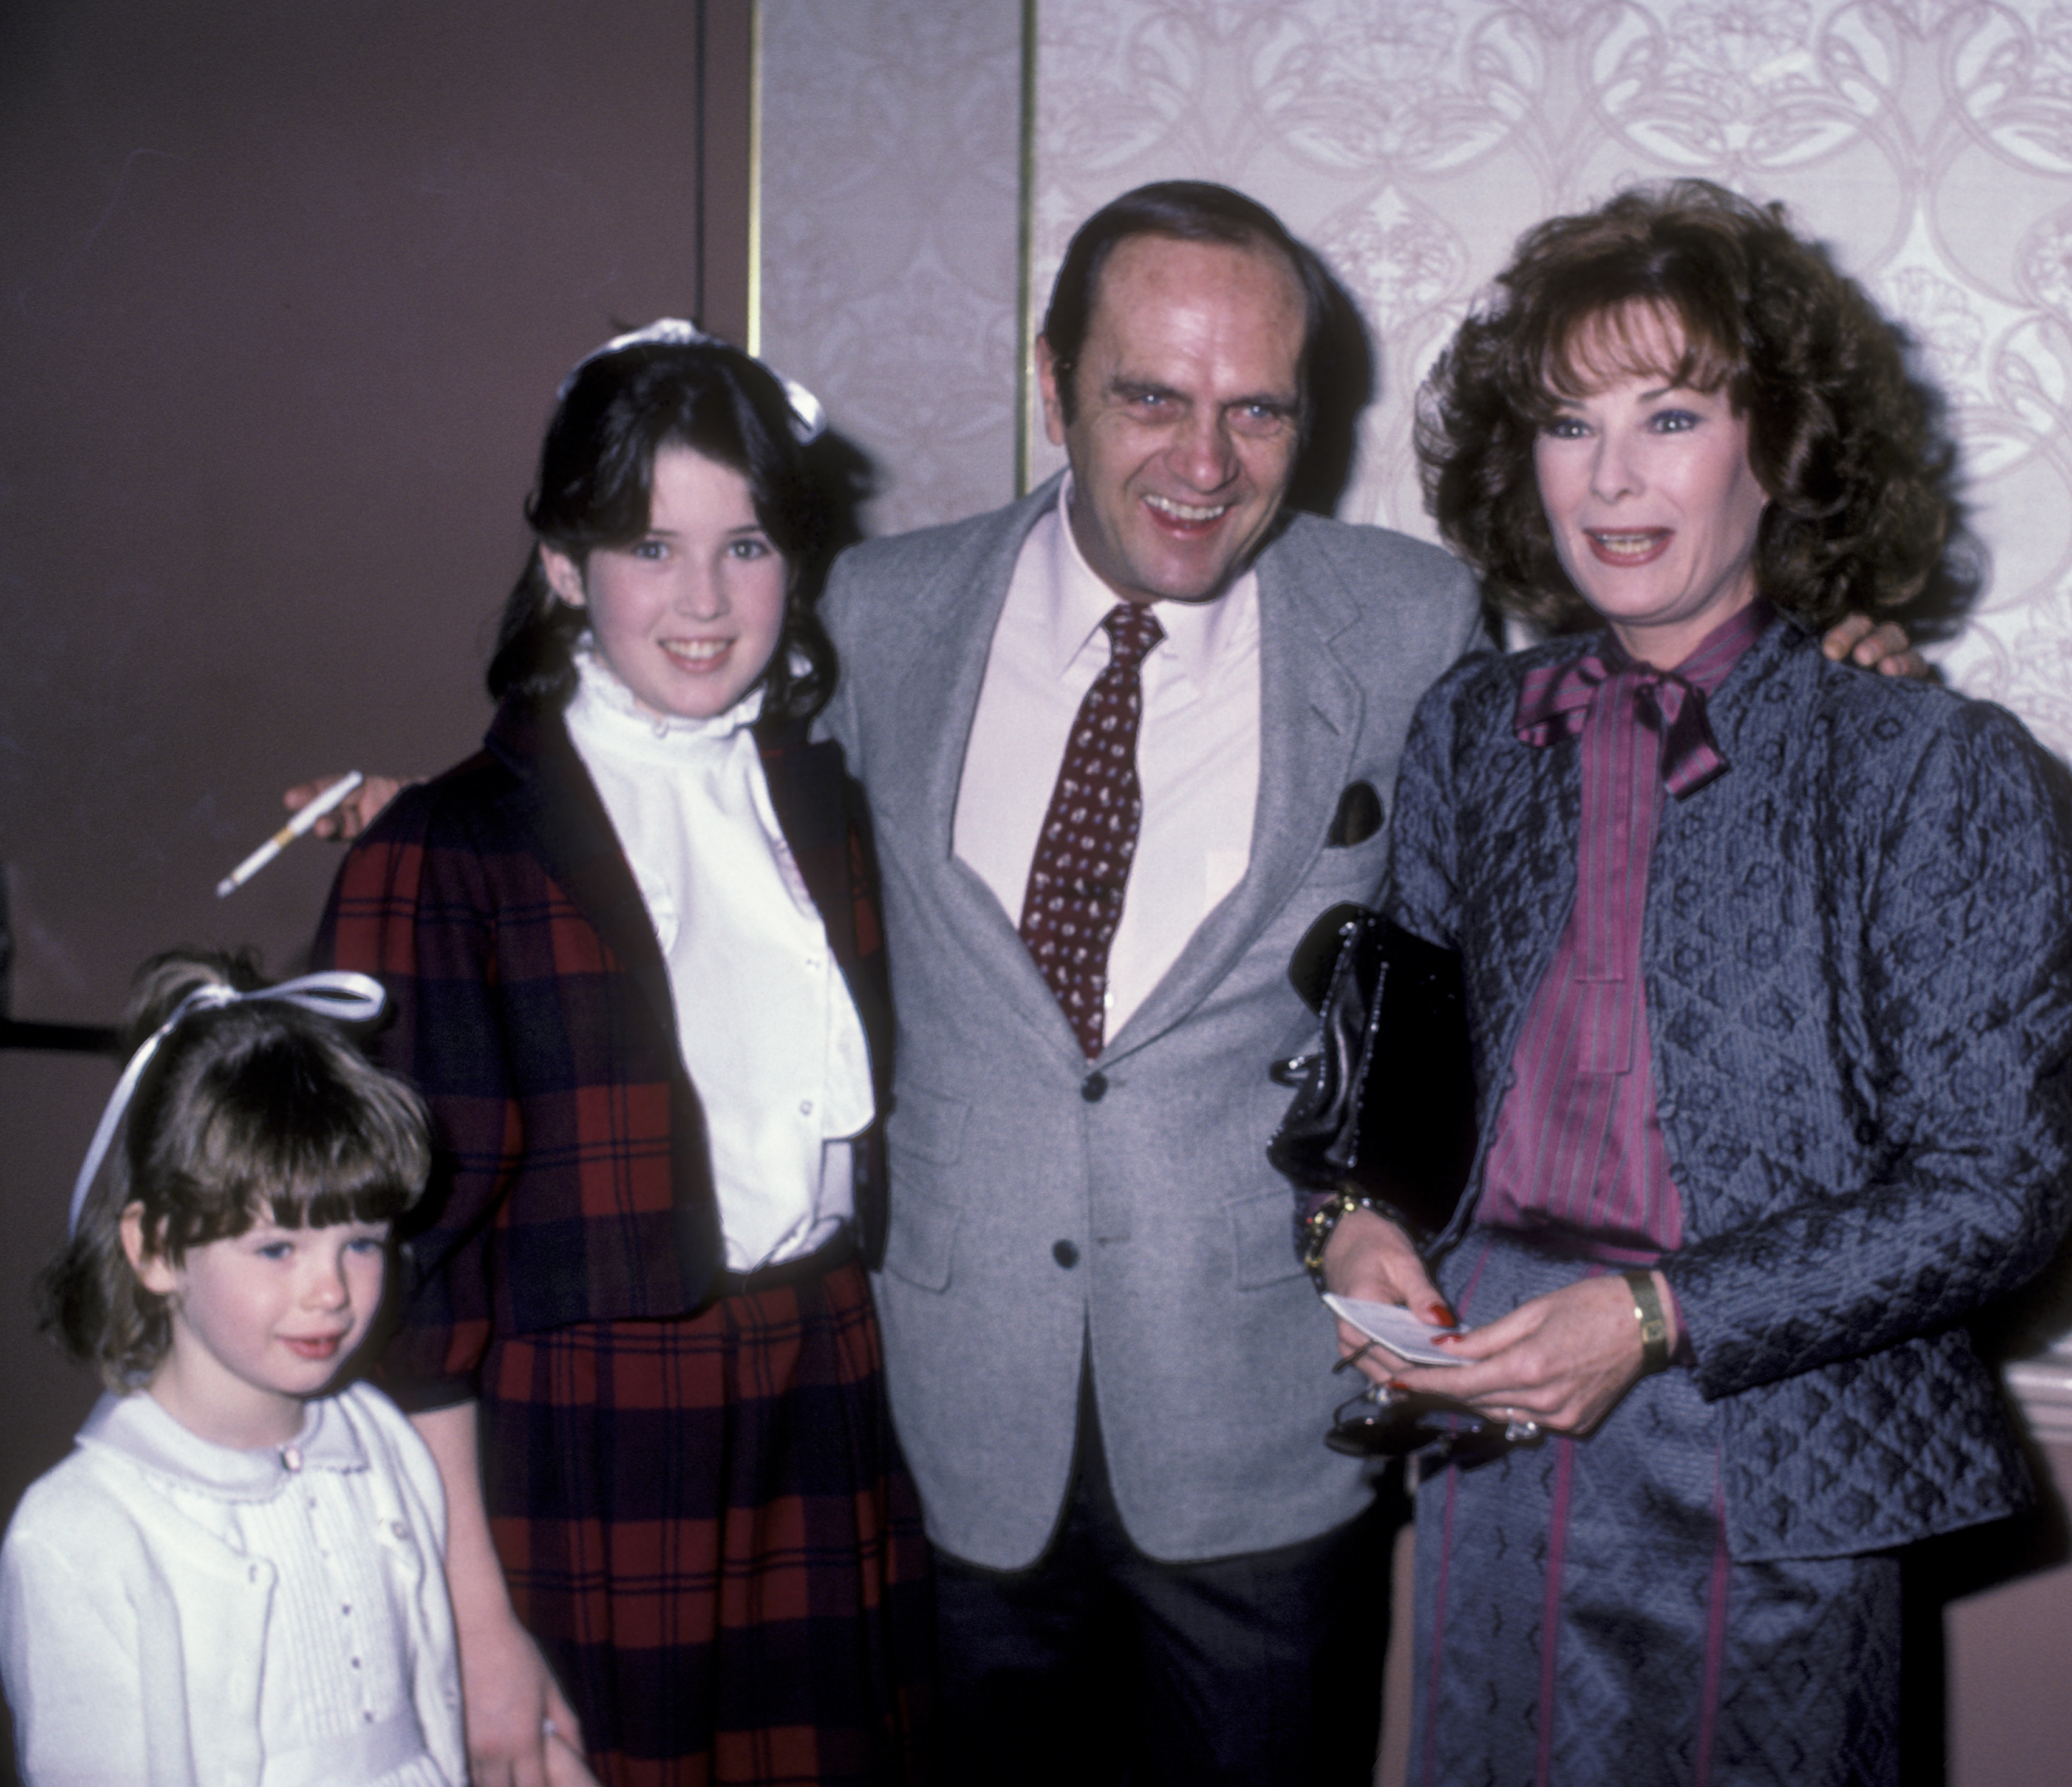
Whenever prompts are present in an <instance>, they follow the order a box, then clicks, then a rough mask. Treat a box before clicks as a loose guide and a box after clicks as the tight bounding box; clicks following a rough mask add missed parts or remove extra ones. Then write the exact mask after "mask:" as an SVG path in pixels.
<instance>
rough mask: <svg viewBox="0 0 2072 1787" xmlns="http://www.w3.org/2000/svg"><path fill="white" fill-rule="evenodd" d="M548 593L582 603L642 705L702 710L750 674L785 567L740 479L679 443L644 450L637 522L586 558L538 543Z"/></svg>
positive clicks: (761, 652)
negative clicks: (628, 536)
mask: <svg viewBox="0 0 2072 1787" xmlns="http://www.w3.org/2000/svg"><path fill="white" fill-rule="evenodd" d="M540 558H541V562H542V564H543V565H544V566H545V569H546V573H547V581H548V583H549V584H550V585H551V586H552V587H553V591H554V593H555V594H556V595H558V596H559V597H560V598H561V599H562V600H563V601H564V602H565V603H569V606H571V607H578V608H586V609H587V610H588V611H589V612H590V637H591V640H593V642H594V644H595V646H596V648H597V653H598V657H601V658H602V659H603V661H604V662H605V664H606V666H607V667H608V668H609V669H611V672H612V673H613V674H614V675H615V676H616V677H618V678H619V681H621V682H623V683H624V684H625V685H626V686H627V688H628V689H630V690H632V691H633V696H634V698H635V700H636V701H637V702H639V703H640V705H641V706H643V707H644V708H646V709H647V710H648V711H649V712H651V713H653V714H664V715H668V716H669V717H672V718H674V719H690V720H703V719H712V718H713V716H714V715H716V714H723V713H725V712H726V710H727V709H728V708H730V707H731V706H734V703H735V702H738V701H739V700H740V699H741V698H742V696H743V695H745V694H747V693H748V691H749V690H750V689H751V688H753V687H754V686H755V684H756V682H757V681H759V680H760V679H761V677H762V675H763V670H764V669H765V668H766V667H767V665H768V664H769V662H770V659H771V654H772V653H774V652H775V650H776V649H777V641H778V639H779V636H780V635H781V634H782V632H783V626H784V592H785V588H786V585H787V583H788V582H789V578H790V572H789V568H788V567H787V565H786V564H785V562H784V559H783V554H780V553H779V551H778V550H777V549H776V548H775V546H772V545H771V541H770V537H769V535H768V534H767V533H765V532H764V531H763V524H762V523H761V522H760V521H758V520H757V519H756V516H755V502H754V496H753V495H752V494H751V492H750V490H749V488H748V480H747V479H746V478H745V477H743V476H742V475H741V473H740V472H738V471H735V470H734V467H732V466H730V465H723V464H722V463H720V461H718V460H717V459H711V458H709V457H708V456H707V455H705V454H703V453H699V452H697V451H693V449H692V448H690V447H683V446H679V445H669V446H664V447H660V448H658V449H657V450H656V454H655V469H654V476H653V480H652V492H651V494H650V496H649V499H648V531H647V532H646V533H643V535H642V536H641V537H639V539H638V540H635V541H633V542H632V543H631V545H629V546H599V547H598V548H597V549H596V550H594V551H593V552H592V553H591V554H590V558H589V559H588V561H587V562H586V563H585V564H582V565H578V564H577V562H575V560H574V559H573V558H569V556H568V555H567V554H565V553H562V552H558V551H557V550H555V549H554V548H553V547H552V546H541V549H540Z"/></svg>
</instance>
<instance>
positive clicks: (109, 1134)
mask: <svg viewBox="0 0 2072 1787" xmlns="http://www.w3.org/2000/svg"><path fill="white" fill-rule="evenodd" d="M388 998H389V995H388V994H387V993H385V992H384V990H382V986H381V982H379V981H378V980H376V979H375V978H373V977H372V975H368V974H352V973H350V972H349V971H347V970H344V969H333V970H328V971H327V972H326V973H323V974H304V975H302V977H301V978H299V979H297V980H284V981H282V982H281V984H280V985H279V986H258V987H254V988H253V990H251V991H250V992H249V993H240V992H239V991H238V990H237V989H236V987H234V986H225V985H224V983H223V982H221V981H211V982H209V983H208V985H207V986H198V987H196V988H195V990H194V991H192V992H191V993H190V994H187V997H186V998H183V999H182V1000H181V1001H180V1003H179V1004H178V1005H176V1006H175V1007H173V1015H171V1017H170V1018H168V1019H166V1021H165V1022H164V1023H162V1024H160V1025H159V1026H158V1028H157V1029H156V1030H154V1031H152V1032H151V1034H150V1036H146V1038H145V1039H144V1040H143V1042H142V1044H140V1045H139V1046H138V1050H137V1052H136V1053H135V1054H134V1055H132V1056H130V1057H129V1066H127V1067H125V1068H123V1070H122V1077H121V1079H119V1080H117V1081H116V1082H115V1089H114V1091H113V1092H112V1093H109V1095H108V1108H107V1110H104V1111H103V1112H102V1113H101V1126H100V1127H99V1128H98V1129H97V1130H95V1131H94V1132H93V1140H92V1141H91V1142H89V1143H88V1144H87V1147H86V1160H85V1162H84V1164H83V1165H82V1166H81V1167H80V1169H79V1177H78V1178H77V1179H76V1180H73V1181H72V1211H71V1213H70V1214H69V1215H68V1217H66V1219H65V1235H66V1237H67V1238H68V1239H69V1238H70V1237H72V1236H74V1235H76V1234H77V1233H79V1213H80V1210H81V1209H83V1208H84V1207H85V1204H86V1194H87V1190H88V1188H89V1187H90V1186H91V1185H92V1184H93V1176H94V1175H95V1174H96V1173H97V1172H99V1171H101V1162H102V1161H103V1160H105V1159H107V1158H108V1145H109V1143H111V1142H113V1140H114V1139H115V1129H116V1126H117V1124H118V1123H120V1122H121V1121H122V1114H123V1112H125V1110H128V1109H129V1101H130V1099H131V1098H132V1097H134V1095H135V1093H136V1090H137V1082H138V1081H139V1080H141V1079H142V1078H143V1077H144V1069H145V1068H147V1067H149V1066H150V1064H151V1057H152V1056H154V1055H155V1054H157V1053H158V1044H161V1043H162V1042H163V1041H164V1040H166V1037H168V1036H171V1035H172V1033H173V1032H174V1031H175V1030H177V1029H178V1028H179V1026H180V1022H181V1020H182V1019H183V1018H185V1017H186V1016H187V1015H188V1014H189V1013H190V1012H194V1011H214V1010H215V1009H216V1007H219V1006H225V1005H242V1004H244V1003H245V1002H246V1001H247V1000H248V999H286V1001H287V1002H288V1003H289V1004H290V1005H299V1006H300V1007H302V1009H303V1010H304V1011H315V1012H316V1013H318V1014H319V1015H321V1016H323V1017H327V1018H335V1019H338V1021H339V1023H365V1022H366V1021H367V1020H368V1019H370V1018H378V1017H379V1016H380V1015H381V1007H383V1006H384V1004H385V1003H388Z"/></svg>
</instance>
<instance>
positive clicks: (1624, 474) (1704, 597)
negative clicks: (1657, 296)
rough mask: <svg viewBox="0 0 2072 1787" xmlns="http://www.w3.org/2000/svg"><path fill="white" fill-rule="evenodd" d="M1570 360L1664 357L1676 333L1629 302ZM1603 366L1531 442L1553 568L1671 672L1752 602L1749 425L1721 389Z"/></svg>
mask: <svg viewBox="0 0 2072 1787" xmlns="http://www.w3.org/2000/svg"><path fill="white" fill-rule="evenodd" d="M1578 347H1579V350H1580V351H1579V352H1578V353H1577V364H1578V367H1579V369H1581V370H1582V371H1584V372H1585V373H1587V372H1588V369H1589V368H1590V367H1591V366H1592V365H1593V364H1609V365H1610V366H1614V367H1618V368H1622V369H1621V370H1614V371H1609V372H1608V373H1605V376H1604V377H1602V378H1601V380H1596V381H1592V388H1591V389H1589V390H1588V391H1586V392H1585V393H1583V394H1582V395H1581V396H1579V397H1560V398H1557V400H1556V401H1557V403H1558V405H1559V408H1558V410H1557V411H1556V415H1555V417H1554V419H1553V420H1552V422H1549V423H1548V425H1547V426H1545V427H1544V429H1542V430H1540V437H1539V439H1538V440H1537V442H1536V443H1535V445H1534V448H1533V469H1534V472H1535V476H1536V477H1537V478H1538V480H1539V486H1540V503H1541V504H1542V506H1543V507H1544V509H1545V510H1546V512H1547V524H1548V527H1549V528H1550V529H1552V533H1553V536H1554V547H1555V550H1556V552H1557V553H1558V554H1560V559H1561V566H1562V569H1563V570H1565V571H1567V572H1568V576H1569V579H1570V580H1571V581H1572V582H1573V583H1574V584H1575V586H1576V587H1577V589H1578V590H1579V591H1581V592H1582V595H1583V599H1585V601H1586V602H1588V603H1589V604H1590V606H1591V607H1593V608H1594V609H1595V610H1596V611H1597V612H1598V613H1599V614H1601V615H1602V616H1604V617H1605V620H1606V621H1608V622H1609V624H1610V626H1611V629H1612V631H1613V632H1614V633H1615V634H1617V635H1618V640H1619V642H1620V644H1622V645H1624V646H1625V647H1626V650H1627V651H1628V652H1630V653H1632V655H1633V656H1634V657H1635V658H1636V659H1638V661H1641V662H1642V663H1644V664H1651V665H1655V667H1656V668H1658V669H1674V668H1675V666H1676V665H1679V664H1680V663H1682V662H1683V660H1684V659H1685V658H1686V657H1689V656H1690V654H1691V653H1692V650H1693V649H1696V647H1697V645H1698V644H1700V642H1701V641H1702V640H1704V637H1705V636H1706V635H1707V634H1708V633H1709V632H1711V631H1712V629H1713V628H1715V627H1716V626H1718V625H1719V624H1720V622H1721V621H1723V620H1726V619H1727V618H1728V617H1729V616H1730V615H1733V614H1734V613H1736V612H1737V611H1739V610H1740V609H1741V608H1744V607H1747V606H1748V604H1749V603H1750V602H1752V601H1753V600H1754V599H1755V594H1756V587H1755V546H1756V533H1757V528H1758V526H1759V525H1760V524H1761V522H1762V512H1763V509H1764V508H1765V507H1766V504H1768V503H1769V500H1770V498H1769V496H1767V494H1766V492H1764V490H1763V488H1762V485H1761V484H1759V483H1758V482H1757V479H1756V476H1755V473H1754V471H1753V470H1752V469H1751V468H1750V467H1749V455H1748V422H1747V420H1746V418H1745V417H1742V416H1739V415H1737V414H1735V413H1734V410H1733V405H1732V404H1731V403H1730V402H1729V401H1728V397H1727V393H1726V390H1725V388H1724V387H1722V388H1720V389H1717V390H1715V391H1696V390H1692V389H1689V388H1688V387H1686V386H1683V385H1675V384H1673V383H1671V378H1672V377H1673V374H1671V373H1666V372H1660V371H1653V372H1651V371H1646V370H1639V371H1634V370H1630V368H1631V367H1633V366H1634V365H1635V364H1638V365H1640V366H1642V367H1643V368H1645V367H1648V366H1654V367H1669V368H1673V367H1675V365H1676V364H1678V362H1679V360H1681V359H1682V357H1683V340H1682V338H1681V331H1679V330H1677V329H1676V328H1675V325H1674V324H1673V323H1666V322H1665V321H1664V320H1663V319H1662V318H1661V317H1660V316H1659V315H1657V314H1656V313H1655V312H1654V311H1651V310H1645V309H1642V308H1640V307H1635V309H1634V311H1631V312H1630V313H1628V314H1627V315H1624V316H1622V317H1620V318H1618V319H1603V320H1600V321H1599V322H1597V323H1594V324H1592V325H1589V326H1586V328H1585V332H1584V335H1583V337H1582V339H1581V342H1580V343H1579V344H1578Z"/></svg>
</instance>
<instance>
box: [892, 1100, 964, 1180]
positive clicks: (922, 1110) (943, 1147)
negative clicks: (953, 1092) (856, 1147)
mask: <svg viewBox="0 0 2072 1787" xmlns="http://www.w3.org/2000/svg"><path fill="white" fill-rule="evenodd" d="M970 1114H971V1106H969V1105H968V1104H966V1103H965V1102H964V1100H963V1099H961V1098H946V1097H943V1094H942V1093H939V1092H931V1091H929V1090H928V1089H927V1087H925V1086H915V1087H912V1088H902V1089H901V1090H900V1093H899V1095H898V1097H897V1098H896V1099H894V1101H893V1106H892V1114H891V1115H890V1117H888V1118H886V1120H885V1146H886V1151H888V1152H889V1153H890V1155H891V1157H892V1177H893V1182H894V1184H898V1180H899V1163H900V1162H901V1161H902V1160H904V1159H908V1158H909V1157H911V1158H912V1159H917V1160H932V1161H933V1162H934V1163H935V1164H936V1165H937V1166H939V1167H949V1166H954V1165H955V1164H956V1160H957V1157H958V1156H959V1155H961V1154H962V1153H963V1152H964V1119H965V1118H967V1117H968V1116H969V1115H970Z"/></svg>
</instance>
